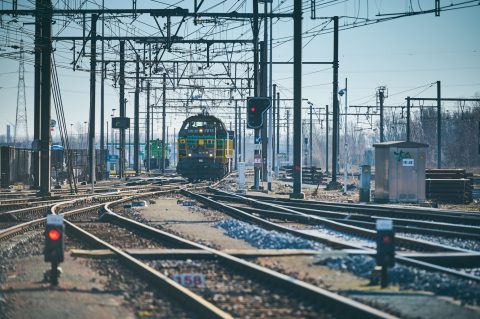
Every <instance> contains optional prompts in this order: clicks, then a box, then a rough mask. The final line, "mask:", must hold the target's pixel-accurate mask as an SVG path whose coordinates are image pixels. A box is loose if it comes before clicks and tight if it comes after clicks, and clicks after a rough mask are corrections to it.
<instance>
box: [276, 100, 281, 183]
mask: <svg viewBox="0 0 480 319" xmlns="http://www.w3.org/2000/svg"><path fill="white" fill-rule="evenodd" d="M277 110H278V111H277V136H276V137H277V155H278V154H280V92H277ZM279 170H280V158H279V157H278V156H277V170H276V173H277V176H278V174H279Z"/></svg>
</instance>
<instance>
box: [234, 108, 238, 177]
mask: <svg viewBox="0 0 480 319" xmlns="http://www.w3.org/2000/svg"><path fill="white" fill-rule="evenodd" d="M237 121H238V101H237V100H235V139H234V141H235V145H234V147H235V154H234V157H235V158H234V165H235V166H234V169H235V170H237V164H238V163H237V162H238V147H237V146H238V126H237Z"/></svg>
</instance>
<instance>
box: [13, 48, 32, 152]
mask: <svg viewBox="0 0 480 319" xmlns="http://www.w3.org/2000/svg"><path fill="white" fill-rule="evenodd" d="M24 58H25V54H24V51H23V40H20V63H19V66H18V91H17V113H16V119H15V133H14V137H13V145H15V146H17V143H20V141H21V140H20V136H23V137H24V138H25V140H24V141H23V142H24V143H22V144H26V143H28V141H29V139H28V122H27V101H26V95H25V67H24V60H25V59H24Z"/></svg>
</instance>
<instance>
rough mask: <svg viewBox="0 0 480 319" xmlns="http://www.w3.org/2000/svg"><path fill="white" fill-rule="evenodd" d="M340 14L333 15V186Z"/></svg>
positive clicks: (335, 174)
mask: <svg viewBox="0 0 480 319" xmlns="http://www.w3.org/2000/svg"><path fill="white" fill-rule="evenodd" d="M337 94H338V16H335V17H333V132H332V181H331V184H332V187H336V184H337V155H338V154H337V153H338V151H337V147H338V135H339V134H338V133H339V130H338V121H339V118H340V117H339V113H340V112H339V109H338V98H337Z"/></svg>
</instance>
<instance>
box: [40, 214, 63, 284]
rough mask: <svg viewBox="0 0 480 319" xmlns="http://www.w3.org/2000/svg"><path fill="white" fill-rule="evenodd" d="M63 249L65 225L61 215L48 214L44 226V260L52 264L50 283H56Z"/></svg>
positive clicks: (49, 275)
mask: <svg viewBox="0 0 480 319" xmlns="http://www.w3.org/2000/svg"><path fill="white" fill-rule="evenodd" d="M64 250H65V225H64V223H63V216H61V215H48V216H47V225H46V227H45V251H44V252H45V256H44V257H45V261H46V262H50V263H51V264H52V269H51V270H50V273H49V274H48V276H47V277H49V279H50V282H51V283H52V285H57V284H58V277H59V275H60V270H59V268H58V264H59V263H61V262H62V261H63V252H64Z"/></svg>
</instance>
